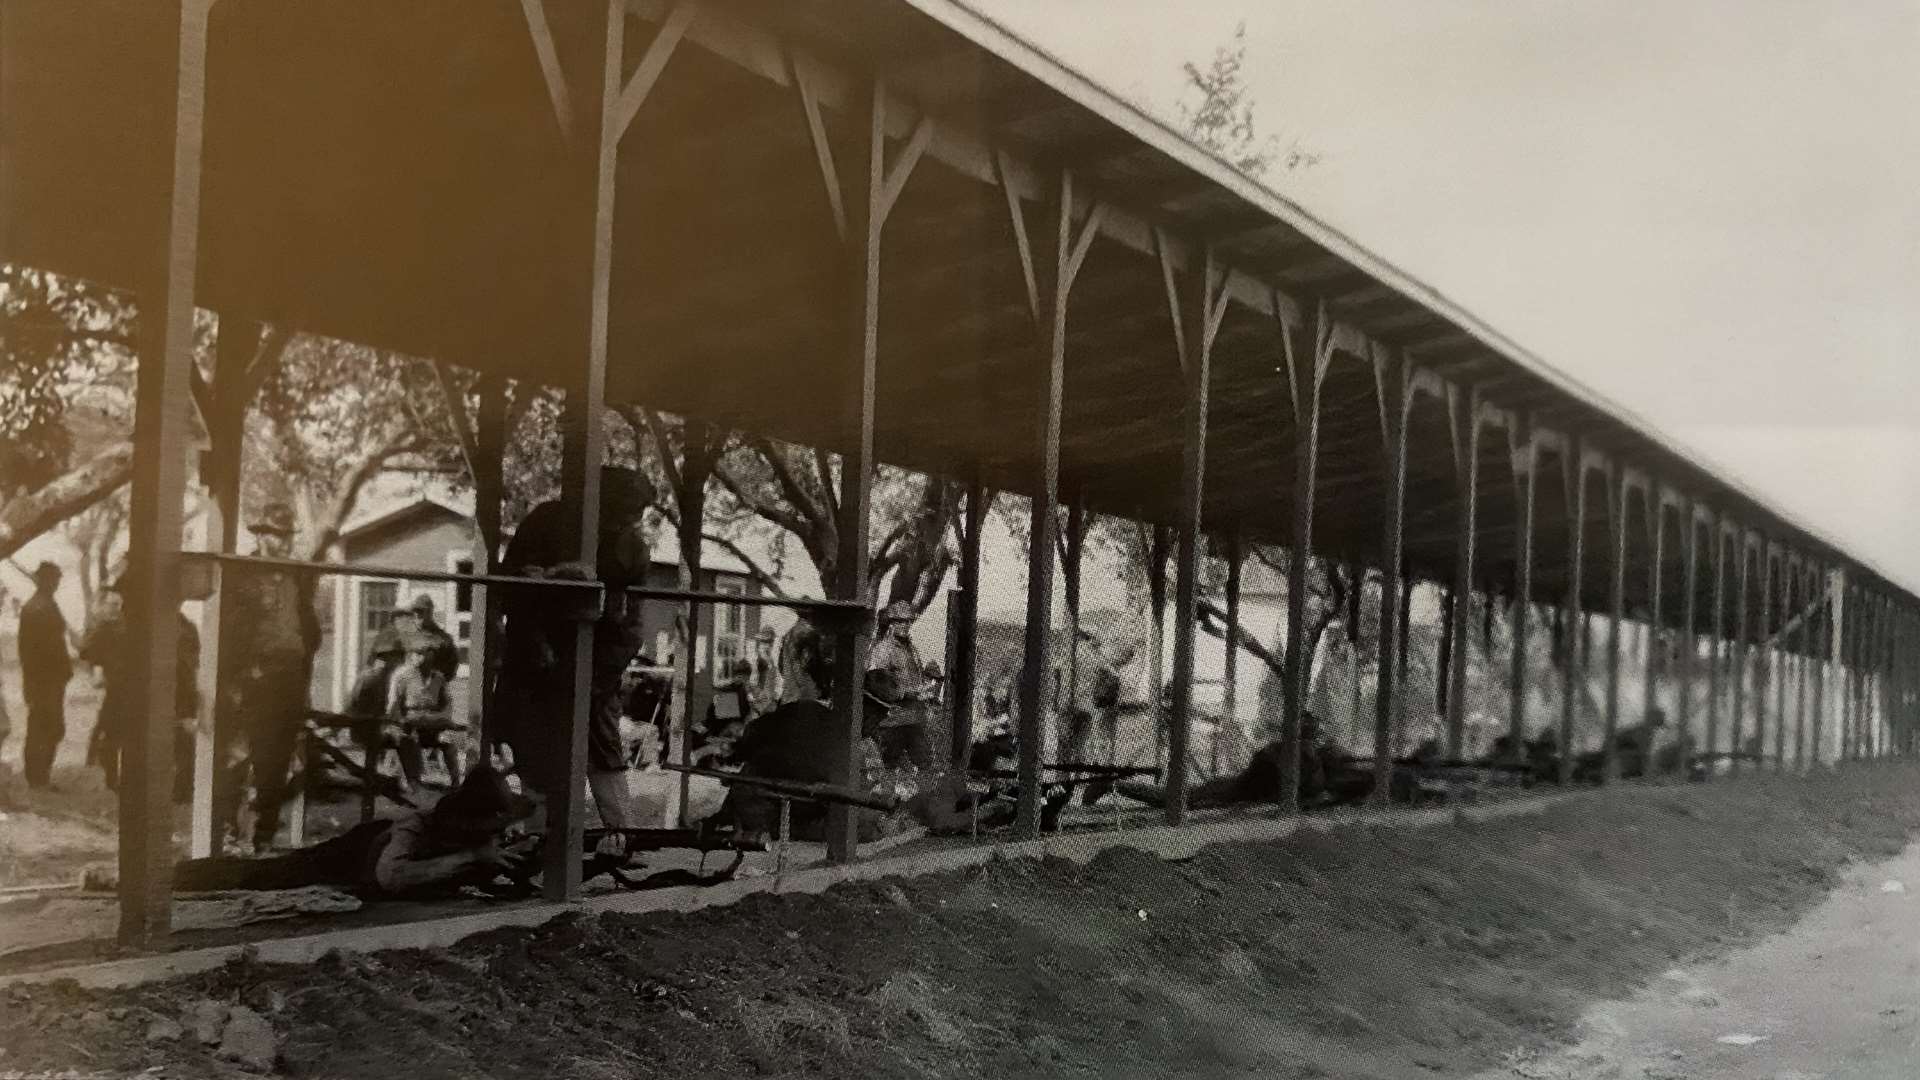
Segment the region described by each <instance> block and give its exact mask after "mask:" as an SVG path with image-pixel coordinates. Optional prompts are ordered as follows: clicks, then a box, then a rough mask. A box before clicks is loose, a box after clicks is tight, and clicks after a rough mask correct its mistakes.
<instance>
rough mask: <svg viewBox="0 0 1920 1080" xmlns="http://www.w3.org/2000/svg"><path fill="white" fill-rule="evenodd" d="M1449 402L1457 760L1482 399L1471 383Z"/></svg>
mask: <svg viewBox="0 0 1920 1080" xmlns="http://www.w3.org/2000/svg"><path fill="white" fill-rule="evenodd" d="M1451 397H1452V400H1451V401H1450V402H1449V406H1450V410H1449V411H1450V415H1451V418H1452V421H1453V423H1452V427H1453V429H1454V431H1455V432H1456V435H1455V439H1456V441H1457V442H1458V443H1459V444H1460V451H1459V456H1458V457H1457V458H1456V460H1455V471H1454V475H1455V477H1456V478H1457V480H1458V483H1459V487H1460V495H1459V503H1458V505H1459V519H1458V521H1457V522H1456V523H1455V526H1454V527H1455V531H1456V539H1455V547H1454V571H1453V573H1454V578H1453V610H1452V611H1451V612H1449V615H1450V616H1451V619H1450V622H1451V624H1452V634H1451V639H1452V644H1453V650H1452V656H1451V658H1450V659H1451V660H1452V663H1451V665H1449V670H1448V672H1447V675H1446V677H1447V680H1448V683H1449V685H1450V690H1449V692H1448V694H1447V756H1448V757H1450V758H1452V759H1454V760H1456V761H1458V760H1460V759H1461V758H1462V757H1464V756H1465V750H1466V731H1467V667H1468V665H1469V664H1470V663H1471V660H1470V657H1471V656H1472V653H1473V651H1472V649H1470V648H1468V644H1467V638H1468V634H1469V620H1470V619H1471V618H1472V616H1473V557H1474V525H1475V515H1476V512H1477V508H1478V505H1479V496H1480V398H1479V394H1478V392H1477V391H1475V390H1474V389H1472V388H1471V387H1468V388H1464V389H1460V390H1458V391H1456V392H1455V393H1454V394H1452V395H1451Z"/></svg>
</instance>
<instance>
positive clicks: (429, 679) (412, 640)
mask: <svg viewBox="0 0 1920 1080" xmlns="http://www.w3.org/2000/svg"><path fill="white" fill-rule="evenodd" d="M406 645H407V659H406V662H405V663H403V664H402V665H401V667H400V670H399V671H398V672H396V673H395V674H394V676H393V688H392V695H391V696H392V711H391V713H390V717H391V719H392V720H393V721H394V722H395V723H397V724H398V725H400V738H399V742H398V745H397V746H396V749H397V750H398V751H399V753H400V772H401V775H402V776H403V777H404V778H405V780H406V786H404V787H403V788H402V790H406V789H407V788H408V787H412V786H416V785H418V784H420V783H421V778H422V774H423V773H424V771H425V767H426V756H427V755H428V754H430V753H436V752H437V753H439V754H440V756H441V758H442V759H443V760H444V761H445V763H446V766H447V776H448V778H449V785H450V786H452V787H459V786H460V774H461V771H462V768H463V766H464V764H465V763H464V761H463V760H462V758H463V757H464V753H465V750H466V739H465V737H464V735H465V732H464V725H461V724H457V723H456V722H455V721H454V718H453V697H452V695H451V694H449V693H448V692H447V679H446V676H445V675H443V674H441V672H440V671H439V670H438V669H437V668H436V667H435V666H434V664H433V662H432V654H433V652H434V650H435V648H436V645H435V643H434V641H433V639H432V638H430V637H428V636H426V635H423V634H409V635H408V636H407V638H406Z"/></svg>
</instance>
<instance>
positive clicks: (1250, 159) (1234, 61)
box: [1176, 23, 1320, 180]
mask: <svg viewBox="0 0 1920 1080" xmlns="http://www.w3.org/2000/svg"><path fill="white" fill-rule="evenodd" d="M1246 63H1247V25H1246V24H1245V23H1241V24H1239V25H1238V26H1236V27H1235V28H1234V31H1233V37H1232V38H1231V39H1230V40H1229V41H1228V42H1227V43H1226V44H1225V45H1221V46H1219V47H1218V48H1216V49H1214V50H1213V56H1212V58H1210V59H1209V60H1208V61H1207V63H1206V66H1205V67H1201V66H1200V65H1198V64H1195V63H1193V62H1192V61H1187V62H1186V63H1184V64H1182V65H1180V70H1181V73H1182V74H1184V75H1185V76H1186V85H1185V87H1184V91H1185V94H1184V96H1183V98H1182V99H1181V100H1180V101H1179V102H1177V103H1176V104H1177V107H1178V108H1179V111H1180V119H1181V121H1182V122H1183V123H1184V124H1186V127H1187V134H1189V135H1190V136H1192V137H1193V141H1194V142H1197V143H1199V144H1200V145H1201V146H1203V147H1206V148H1207V149H1208V150H1211V151H1213V153H1214V154H1215V155H1217V156H1219V157H1220V158H1222V159H1223V160H1225V161H1227V162H1228V163H1229V164H1231V165H1233V166H1234V167H1235V168H1237V169H1239V170H1240V171H1241V172H1243V173H1246V174H1247V175H1248V176H1250V177H1253V178H1254V179H1256V180H1259V179H1263V178H1265V177H1266V175H1267V174H1268V173H1269V172H1270V171H1271V170H1272V168H1273V165H1274V163H1275V162H1276V161H1277V162H1279V163H1280V164H1281V165H1282V166H1283V167H1285V168H1286V169H1288V170H1289V171H1291V170H1294V169H1304V168H1310V167H1312V166H1313V165H1315V164H1316V163H1318V162H1319V160H1320V157H1319V155H1318V154H1315V153H1313V152H1311V151H1309V150H1307V149H1305V148H1304V147H1302V146H1301V145H1300V143H1299V142H1297V141H1293V142H1289V143H1288V144H1287V145H1286V146H1285V147H1282V146H1281V145H1280V144H1279V141H1278V140H1276V139H1275V138H1274V137H1273V136H1272V135H1266V136H1262V135H1261V134H1260V132H1259V128H1258V126H1257V125H1256V124H1255V123H1254V115H1253V112H1254V107H1253V101H1252V99H1251V96H1250V94H1249V93H1248V90H1247V84H1246V79H1245V76H1244V75H1243V74H1242V71H1243V69H1244V68H1245V67H1246Z"/></svg>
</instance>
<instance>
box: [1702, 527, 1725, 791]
mask: <svg viewBox="0 0 1920 1080" xmlns="http://www.w3.org/2000/svg"><path fill="white" fill-rule="evenodd" d="M1707 525H1708V528H1709V530H1710V531H1709V535H1710V536H1711V537H1712V538H1713V540H1712V542H1713V632H1712V634H1711V635H1710V636H1709V637H1708V641H1707V644H1708V655H1707V741H1706V745H1705V747H1703V749H1704V750H1705V751H1706V752H1707V753H1710V754H1711V753H1717V752H1719V749H1720V701H1721V697H1722V689H1723V687H1724V686H1725V683H1726V679H1725V672H1726V647H1727V527H1726V522H1725V520H1724V519H1722V518H1721V517H1720V516H1719V515H1718V514H1709V515H1708V518H1707ZM1707 775H1708V776H1709V777H1712V776H1713V770H1711V769H1709V770H1708V771H1707Z"/></svg>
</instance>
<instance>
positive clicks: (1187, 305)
mask: <svg viewBox="0 0 1920 1080" xmlns="http://www.w3.org/2000/svg"><path fill="white" fill-rule="evenodd" d="M1217 273H1218V269H1217V266H1216V264H1215V263H1214V259H1213V255H1212V253H1211V252H1210V251H1209V252H1208V253H1207V255H1206V257H1205V259H1204V260H1203V261H1202V264H1201V270H1200V273H1198V274H1195V275H1192V277H1193V280H1192V281H1191V282H1190V283H1189V287H1188V288H1187V289H1186V290H1184V291H1185V293H1186V295H1185V296H1184V297H1176V296H1170V297H1169V300H1170V301H1173V300H1176V299H1177V300H1178V301H1179V302H1177V303H1174V304H1173V308H1172V310H1171V311H1170V312H1169V314H1170V315H1171V316H1172V318H1173V322H1174V325H1175V326H1180V325H1182V324H1184V325H1185V328H1186V329H1185V333H1184V334H1183V335H1178V336H1177V338H1176V340H1178V341H1184V343H1185V345H1186V348H1185V349H1183V350H1179V351H1180V352H1183V353H1184V355H1182V356H1180V366H1181V370H1182V372H1183V374H1184V380H1183V390H1184V393H1183V394H1182V400H1181V440H1180V441H1181V447H1180V519H1179V523H1178V524H1177V525H1176V526H1175V530H1176V533H1177V535H1178V541H1177V543H1176V545H1175V546H1176V551H1175V556H1174V585H1173V618H1174V623H1173V716H1172V718H1171V722H1170V726H1169V728H1168V741H1167V773H1166V776H1167V784H1166V790H1167V798H1166V815H1167V824H1169V825H1180V824H1183V823H1185V821H1186V819H1187V800H1186V792H1187V746H1188V742H1189V739H1190V737H1191V734H1192V731H1193V666H1194V657H1193V650H1194V633H1195V624H1196V620H1197V619H1198V617H1199V611H1198V601H1199V592H1200V507H1201V502H1202V499H1203V497H1204V490H1205V483H1206V468H1207V391H1208V389H1209V385H1208V384H1209V381H1210V372H1211V369H1212V354H1213V335H1212V334H1211V333H1209V332H1208V329H1207V326H1208V323H1209V322H1210V321H1211V320H1212V317H1213V297H1214V292H1215V288H1214V280H1215V277H1216V276H1217ZM1227 651H1228V652H1229V653H1231V652H1233V651H1235V650H1234V648H1233V647H1232V645H1231V644H1229V647H1228V650H1227Z"/></svg>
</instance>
